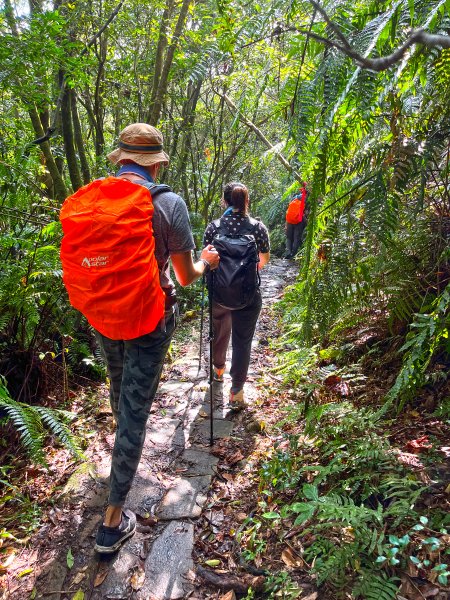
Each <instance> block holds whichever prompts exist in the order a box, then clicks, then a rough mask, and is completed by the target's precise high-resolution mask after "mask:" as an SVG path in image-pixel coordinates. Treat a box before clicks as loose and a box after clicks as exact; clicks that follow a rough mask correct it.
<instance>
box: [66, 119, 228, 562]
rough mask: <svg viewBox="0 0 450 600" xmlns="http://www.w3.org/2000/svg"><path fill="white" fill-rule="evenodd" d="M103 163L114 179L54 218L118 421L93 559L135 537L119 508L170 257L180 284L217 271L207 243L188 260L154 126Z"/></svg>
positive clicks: (164, 341) (154, 371)
mask: <svg viewBox="0 0 450 600" xmlns="http://www.w3.org/2000/svg"><path fill="white" fill-rule="evenodd" d="M108 158H109V159H110V161H111V162H112V163H113V164H116V165H118V166H119V170H118V171H117V173H116V176H115V177H107V178H105V179H99V180H96V181H94V182H92V183H91V184H89V185H87V186H85V187H83V188H81V189H80V190H78V191H77V192H76V193H75V194H74V195H73V196H70V197H69V198H67V199H66V201H65V203H64V205H63V207H62V209H61V215H60V218H61V222H62V226H63V231H64V238H63V242H62V246H61V260H62V264H63V272H64V283H65V284H66V287H67V290H68V293H69V299H70V301H71V302H72V304H73V305H74V306H75V308H78V309H79V310H80V311H81V312H83V314H84V315H85V316H86V318H87V319H88V321H89V322H90V323H91V325H93V327H94V328H95V329H96V336H97V340H98V342H99V344H100V347H101V349H102V352H103V354H104V356H105V358H106V363H107V368H108V374H109V379H110V401H111V408H112V412H113V415H114V418H115V420H116V424H117V430H116V437H115V443H114V449H113V454H112V462H111V477H110V492H109V499H108V507H107V509H106V515H105V518H104V521H103V524H102V525H101V526H100V528H99V530H98V533H97V538H96V544H95V549H96V550H97V551H98V552H100V553H112V552H115V551H116V550H118V549H119V548H120V546H121V545H122V544H123V542H124V541H125V540H126V539H128V538H129V537H131V536H132V535H133V534H134V532H135V530H136V516H135V515H134V514H133V513H132V512H131V511H130V510H126V509H124V508H123V507H124V504H125V501H126V497H127V494H128V492H129V490H130V488H131V484H132V481H133V478H134V475H135V473H136V471H137V468H138V464H139V461H140V457H141V453H142V448H143V444H144V439H145V428H146V423H147V419H148V415H149V413H150V407H151V405H152V401H153V399H154V397H155V394H156V390H157V387H158V383H159V379H160V375H161V370H162V367H163V362H164V358H165V355H166V352H167V350H168V348H169V344H170V341H171V338H172V334H173V332H174V329H175V326H176V320H177V317H178V305H177V298H176V294H175V286H174V283H173V281H172V280H171V278H170V269H169V259H170V261H171V263H172V267H173V270H174V272H175V276H176V278H177V280H178V282H179V283H180V284H181V285H183V286H185V285H189V284H190V283H192V282H194V281H195V280H196V279H198V278H199V277H201V276H202V275H203V274H204V273H206V272H207V271H209V269H215V268H216V267H217V266H218V264H219V255H218V253H217V252H216V250H215V249H214V247H213V246H212V245H210V244H209V245H207V246H206V248H204V249H203V250H202V252H201V255H200V260H198V261H197V262H194V261H193V258H192V250H193V249H194V239H193V236H192V231H191V226H190V222H189V216H188V211H187V208H186V204H185V203H184V201H183V200H182V198H181V197H180V196H178V195H177V194H175V193H174V192H172V191H171V189H170V188H169V187H168V186H167V185H156V184H155V181H156V179H157V177H158V173H159V170H160V168H161V166H164V165H167V164H168V163H169V157H168V156H167V154H166V153H165V152H164V150H163V136H162V135H161V133H160V132H159V131H158V130H157V129H155V128H154V127H152V126H150V125H147V124H145V123H134V124H132V125H129V126H128V127H126V128H125V129H124V130H123V131H122V132H121V134H120V137H119V147H118V148H117V149H116V150H114V152H112V153H111V154H109V156H108Z"/></svg>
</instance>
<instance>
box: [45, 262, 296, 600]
mask: <svg viewBox="0 0 450 600" xmlns="http://www.w3.org/2000/svg"><path fill="white" fill-rule="evenodd" d="M295 272H296V265H295V264H294V263H292V262H287V261H283V260H280V259H274V260H273V261H271V262H270V263H269V265H268V266H267V267H266V268H265V269H264V270H263V272H262V285H261V290H262V294H263V311H267V309H268V307H269V306H270V304H272V303H273V302H275V301H276V300H277V299H278V297H279V295H280V293H281V292H282V289H283V287H284V286H285V285H286V280H287V279H288V280H289V281H291V280H292V279H293V277H294V275H295ZM206 319H207V317H206ZM206 319H205V320H206ZM260 342H261V340H260V339H259V337H258V331H257V333H256V336H255V340H254V345H255V346H256V345H257V344H258V343H260ZM206 350H207V348H206ZM206 362H207V361H206ZM206 362H205V364H206ZM180 367H181V368H182V369H181V370H182V373H183V376H184V377H188V381H181V380H180V378H179V376H177V375H176V374H175V375H172V377H173V379H172V378H171V379H169V380H168V381H166V382H164V383H163V384H162V385H160V388H159V390H158V395H157V398H156V400H155V402H154V405H153V407H152V411H151V415H150V418H149V421H148V425H147V435H146V441H145V446H144V450H143V454H142V459H141V462H140V465H139V469H138V472H137V474H136V477H135V479H134V482H133V487H132V489H131V491H130V494H129V497H128V501H127V507H128V508H130V509H131V510H133V511H134V512H136V513H137V514H138V515H139V516H140V517H141V518H140V520H139V522H138V527H137V532H136V534H135V535H134V536H133V537H132V538H131V539H130V540H128V541H127V542H126V543H125V544H124V546H123V547H122V548H121V550H120V552H118V553H117V554H116V555H114V556H113V557H112V558H110V559H103V558H102V559H100V560H98V557H97V556H96V555H95V553H94V551H93V545H94V537H95V533H96V530H97V527H98V524H99V522H100V520H101V518H102V514H103V507H104V505H105V502H106V498H107V483H106V481H107V477H108V472H109V456H108V457H105V458H104V459H103V460H102V461H100V462H99V464H97V465H96V466H97V473H96V475H95V477H92V473H86V474H85V475H84V477H81V479H80V478H79V479H78V482H77V489H72V490H71V492H70V493H71V502H74V501H76V499H77V498H78V499H79V500H80V501H82V502H83V504H84V507H85V510H84V514H83V517H82V519H81V522H79V523H76V522H74V523H73V526H74V528H76V534H75V537H76V539H77V542H78V546H77V554H76V556H74V558H75V565H74V567H73V569H72V570H71V571H70V572H69V569H68V567H67V568H66V567H65V565H64V562H65V561H64V556H61V555H60V557H59V561H56V560H55V561H54V563H53V564H52V565H50V567H48V568H46V569H44V570H43V571H44V572H43V574H42V576H41V578H40V579H38V582H37V589H38V590H41V594H38V595H37V596H36V598H42V599H43V598H48V595H47V593H48V591H49V589H52V590H54V592H56V593H53V594H52V596H51V597H52V598H54V599H56V600H58V598H67V597H69V598H73V596H74V593H75V592H76V591H77V590H78V589H83V590H84V591H85V594H86V596H85V600H88V599H89V600H122V599H132V600H175V599H182V598H188V597H191V596H190V595H191V594H192V591H193V589H194V586H193V579H194V563H193V560H192V550H193V546H194V522H195V519H197V518H198V517H199V516H200V515H201V513H202V510H203V507H204V506H205V503H206V501H207V494H208V490H209V487H210V485H211V480H212V478H213V477H214V474H215V470H216V469H217V464H218V460H219V459H218V458H217V457H215V456H213V455H212V454H211V453H210V452H209V449H210V448H209V432H210V420H209V392H208V384H207V374H206V372H205V370H204V365H202V368H201V369H200V372H198V345H197V342H196V340H194V341H193V344H192V351H191V352H190V353H189V354H188V355H186V356H184V357H183V358H182V360H180V361H177V369H176V370H178V369H179V368H180ZM228 369H229V365H227V372H228ZM172 371H174V369H172ZM186 374H187V375H186ZM249 375H250V376H251V379H254V378H255V376H257V366H256V365H254V364H251V366H250V373H249ZM229 383H230V381H229V379H227V377H226V378H225V384H224V394H223V398H227V397H228V389H229ZM255 395H256V389H255V387H254V385H253V384H252V383H249V384H247V385H246V397H247V398H249V399H250V402H251V398H252V397H254V396H255ZM232 430H233V415H232V414H230V411H229V410H228V408H227V404H226V402H225V403H221V404H218V405H217V406H215V411H214V440H215V441H217V440H219V439H220V438H223V437H227V436H230V435H231V434H232ZM110 437H111V440H110V441H111V442H112V438H113V436H112V435H111V436H110ZM78 520H80V519H78ZM146 523H148V524H146ZM72 545H73V544H72ZM64 551H65V552H66V549H65V550H64ZM77 574H78V580H79V582H77ZM80 574H83V576H82V577H81V576H80ZM102 577H104V580H103V581H102V582H101V583H99V582H100V581H101V579H102ZM95 579H96V583H97V585H96V586H95V587H94V586H93V583H94V580H95ZM69 589H70V590H73V591H72V592H71V594H69V595H65V594H64V590H69ZM58 590H61V591H60V592H59V594H58V593H57V591H58Z"/></svg>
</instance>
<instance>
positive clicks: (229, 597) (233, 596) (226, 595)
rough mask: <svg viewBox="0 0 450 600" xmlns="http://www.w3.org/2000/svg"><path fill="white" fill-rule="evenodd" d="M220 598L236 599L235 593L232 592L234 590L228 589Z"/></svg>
mask: <svg viewBox="0 0 450 600" xmlns="http://www.w3.org/2000/svg"><path fill="white" fill-rule="evenodd" d="M220 600H236V594H235V593H234V590H230V591H229V592H227V593H226V594H225V596H221V597H220Z"/></svg>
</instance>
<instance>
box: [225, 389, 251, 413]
mask: <svg viewBox="0 0 450 600" xmlns="http://www.w3.org/2000/svg"><path fill="white" fill-rule="evenodd" d="M229 404H230V408H231V410H235V411H238V410H242V409H243V408H246V407H247V404H246V403H245V400H244V390H243V389H242V390H239V391H238V392H233V391H231V392H230V401H229Z"/></svg>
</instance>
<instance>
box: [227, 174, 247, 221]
mask: <svg viewBox="0 0 450 600" xmlns="http://www.w3.org/2000/svg"><path fill="white" fill-rule="evenodd" d="M223 199H224V200H225V202H226V203H227V205H228V206H232V207H233V208H234V209H235V210H238V211H239V212H241V213H244V214H247V212H248V204H249V199H248V189H247V188H246V187H245V185H244V184H243V183H240V182H239V181H231V182H230V183H227V184H226V186H225V187H224V188H223Z"/></svg>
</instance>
